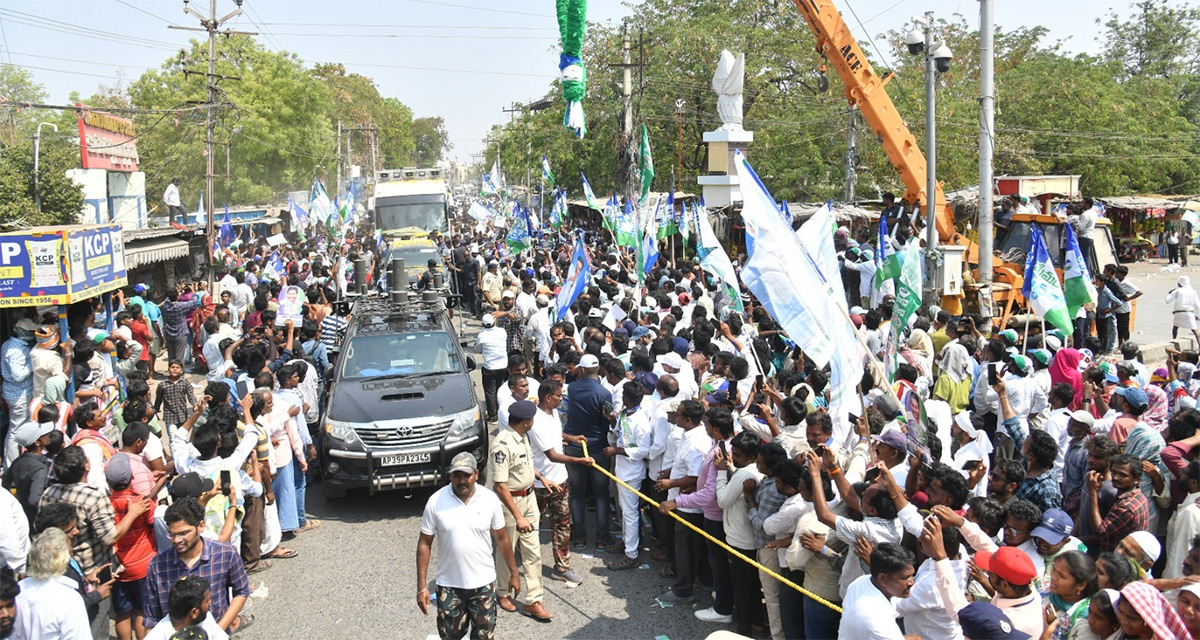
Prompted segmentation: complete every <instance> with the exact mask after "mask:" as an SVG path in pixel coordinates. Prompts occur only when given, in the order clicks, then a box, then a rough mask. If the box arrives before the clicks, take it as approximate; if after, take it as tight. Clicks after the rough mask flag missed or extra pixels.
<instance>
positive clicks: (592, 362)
mask: <svg viewBox="0 0 1200 640" xmlns="http://www.w3.org/2000/svg"><path fill="white" fill-rule="evenodd" d="M579 366H581V367H583V368H584V369H595V368H597V367H599V366H600V358H597V357H596V356H594V355H592V354H590V353H587V354H584V356H583V357H582V358H580V359H579Z"/></svg>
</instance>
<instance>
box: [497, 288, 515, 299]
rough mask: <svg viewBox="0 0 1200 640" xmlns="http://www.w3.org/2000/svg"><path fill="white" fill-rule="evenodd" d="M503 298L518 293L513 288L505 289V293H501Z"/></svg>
mask: <svg viewBox="0 0 1200 640" xmlns="http://www.w3.org/2000/svg"><path fill="white" fill-rule="evenodd" d="M500 297H501V298H515V297H517V294H515V293H513V292H512V289H505V290H504V293H502V294H500Z"/></svg>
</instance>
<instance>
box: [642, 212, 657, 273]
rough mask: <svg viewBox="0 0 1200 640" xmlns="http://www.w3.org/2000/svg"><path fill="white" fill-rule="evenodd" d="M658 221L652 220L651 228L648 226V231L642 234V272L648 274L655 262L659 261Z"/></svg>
mask: <svg viewBox="0 0 1200 640" xmlns="http://www.w3.org/2000/svg"><path fill="white" fill-rule="evenodd" d="M657 222H658V221H657V220H654V221H652V222H651V223H650V225H651V226H650V228H647V229H646V233H645V234H644V235H643V236H642V260H643V265H642V272H643V273H645V274H647V275H649V274H650V270H651V269H653V268H654V264H655V263H656V262H658V236H657V228H656V225H657Z"/></svg>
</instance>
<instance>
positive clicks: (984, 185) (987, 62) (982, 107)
mask: <svg viewBox="0 0 1200 640" xmlns="http://www.w3.org/2000/svg"><path fill="white" fill-rule="evenodd" d="M993 8H994V7H993V5H992V0H979V275H978V277H977V278H976V280H977V281H978V282H979V285H980V286H979V307H980V309H979V311H980V313H981V314H983V316H984V317H985V318H987V317H991V315H992V231H993V228H992V182H993V181H994V176H993V169H992V154H993V153H994V151H995V149H994V145H995V139H994V138H993V136H992V132H993V131H995V130H996V128H995V120H996V93H995V88H994V86H993V80H994V75H995V55H996V48H995V33H996V28H995V15H994V13H993Z"/></svg>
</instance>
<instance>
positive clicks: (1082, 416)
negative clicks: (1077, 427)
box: [1071, 409, 1096, 429]
mask: <svg viewBox="0 0 1200 640" xmlns="http://www.w3.org/2000/svg"><path fill="white" fill-rule="evenodd" d="M1071 419H1072V420H1074V421H1075V422H1079V423H1082V424H1086V425H1087V426H1088V428H1089V429H1091V428H1092V427H1093V426H1094V425H1095V424H1096V418H1094V417H1093V416H1092V414H1091V413H1089V412H1087V411H1084V410H1082V409H1080V410H1079V411H1073V412H1072V413H1071Z"/></svg>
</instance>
